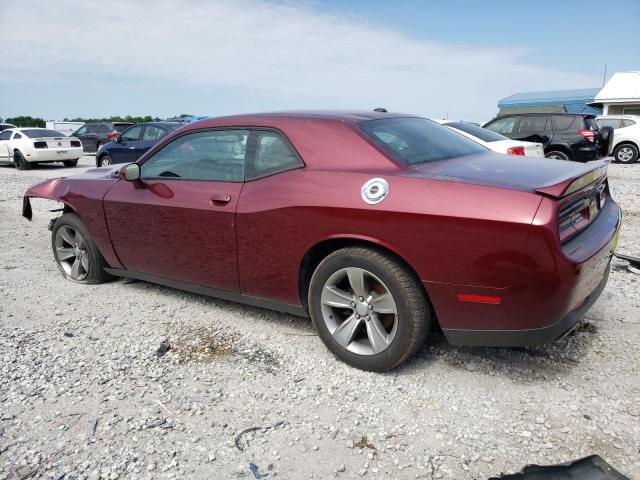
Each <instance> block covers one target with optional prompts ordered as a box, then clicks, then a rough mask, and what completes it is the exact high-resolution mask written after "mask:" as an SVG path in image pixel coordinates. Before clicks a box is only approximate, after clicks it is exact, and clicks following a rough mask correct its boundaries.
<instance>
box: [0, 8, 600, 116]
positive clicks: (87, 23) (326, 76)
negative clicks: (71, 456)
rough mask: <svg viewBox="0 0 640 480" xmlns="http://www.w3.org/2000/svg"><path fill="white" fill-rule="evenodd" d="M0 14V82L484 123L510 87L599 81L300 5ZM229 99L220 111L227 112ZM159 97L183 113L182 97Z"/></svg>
mask: <svg viewBox="0 0 640 480" xmlns="http://www.w3.org/2000/svg"><path fill="white" fill-rule="evenodd" d="M2 10H3V13H2V25H3V26H2V29H3V48H2V52H3V53H2V56H3V63H4V67H3V70H4V71H5V75H7V77H5V79H6V78H11V80H12V81H24V82H36V83H46V82H56V81H58V82H67V83H68V82H77V83H78V88H83V86H87V85H89V86H94V87H95V86H98V87H100V86H104V85H108V84H109V83H111V82H113V81H118V82H120V83H122V82H127V83H129V84H131V85H144V84H145V83H147V84H162V83H167V84H171V85H173V86H174V87H175V86H176V85H178V86H183V87H184V91H185V96H188V95H189V92H190V91H193V90H197V91H200V92H208V94H209V95H211V96H213V97H214V98H215V94H216V92H218V91H227V90H232V91H233V92H234V93H233V94H234V95H237V96H238V104H239V105H242V108H239V110H247V108H249V109H250V110H264V109H278V108H310V107H313V108H367V109H368V108H373V107H374V106H385V107H387V108H390V109H393V110H397V111H408V112H416V113H422V114H427V115H433V116H435V115H443V114H445V112H449V115H450V117H451V118H461V117H465V118H467V119H474V120H481V119H486V118H489V117H490V116H492V115H493V113H494V112H495V110H496V102H497V100H498V99H499V98H500V97H503V96H506V95H509V94H511V93H514V92H516V91H522V90H544V89H553V88H580V87H590V86H593V85H597V84H598V79H595V78H592V77H589V76H585V75H580V74H575V73H571V72H560V71H553V70H548V69H544V68H540V67H536V66H533V65H530V64H527V63H526V62H525V61H523V57H524V55H525V54H526V53H527V52H525V51H523V50H522V49H517V48H488V47H477V46H472V45H470V46H468V47H462V46H451V45H446V44H442V43H437V42H429V41H423V40H416V39H412V38H409V37H407V36H406V35H403V34H402V33H400V32H398V31H394V30H392V29H390V28H385V27H384V26H380V25H371V24H368V23H366V22H363V21H361V20H356V19H352V18H343V17H339V16H336V15H333V14H327V13H322V12H321V11H319V10H318V8H316V7H313V6H309V5H308V4H304V5H303V6H300V5H295V4H282V3H268V2H264V1H258V0H240V1H234V0H219V1H216V2H199V1H194V0H184V1H170V0H156V1H154V2H147V1H145V2H128V1H109V2H102V1H86V0H85V1H82V2H75V1H71V0H62V1H55V2H54V1H50V0H43V1H28V0H23V1H20V2H6V3H4V4H3V5H2ZM7 70H8V71H7ZM2 81H3V79H2V78H0V82H2ZM252 98H255V100H256V101H255V105H254V104H253V103H252V102H251V99H252ZM232 100H233V99H229V98H226V99H225V102H224V104H225V105H226V107H225V108H226V111H224V112H216V113H232V112H233V107H232V106H233V101H232ZM130 102H131V104H132V106H133V105H134V104H135V102H136V98H131V99H130ZM158 102H159V103H163V104H167V103H171V106H170V107H168V108H169V110H170V111H181V108H180V99H179V98H172V99H164V98H163V99H158ZM251 107H253V108H251ZM136 110H137V109H135V108H132V109H131V111H136ZM152 113H155V112H152Z"/></svg>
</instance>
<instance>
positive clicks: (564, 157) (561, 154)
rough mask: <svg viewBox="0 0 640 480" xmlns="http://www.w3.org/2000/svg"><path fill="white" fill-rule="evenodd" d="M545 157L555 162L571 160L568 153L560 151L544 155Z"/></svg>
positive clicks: (552, 151)
mask: <svg viewBox="0 0 640 480" xmlns="http://www.w3.org/2000/svg"><path fill="white" fill-rule="evenodd" d="M544 156H545V157H546V158H552V159H555V160H571V159H570V158H569V155H567V154H566V153H564V152H562V151H560V150H551V151H549V152H547V153H545V154H544Z"/></svg>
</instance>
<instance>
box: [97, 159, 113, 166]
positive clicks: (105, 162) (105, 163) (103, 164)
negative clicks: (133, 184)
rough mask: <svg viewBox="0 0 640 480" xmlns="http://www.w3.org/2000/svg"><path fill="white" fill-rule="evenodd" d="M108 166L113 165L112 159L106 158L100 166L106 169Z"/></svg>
mask: <svg viewBox="0 0 640 480" xmlns="http://www.w3.org/2000/svg"><path fill="white" fill-rule="evenodd" d="M108 165H111V159H110V158H109V157H104V158H102V159H101V160H100V166H102V167H106V166H108Z"/></svg>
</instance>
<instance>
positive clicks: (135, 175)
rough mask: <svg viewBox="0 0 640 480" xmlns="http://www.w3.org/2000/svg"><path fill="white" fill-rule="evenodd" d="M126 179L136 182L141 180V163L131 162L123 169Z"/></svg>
mask: <svg viewBox="0 0 640 480" xmlns="http://www.w3.org/2000/svg"><path fill="white" fill-rule="evenodd" d="M123 176H124V179H125V180H126V181H128V182H135V181H136V180H140V165H138V164H137V163H130V164H129V165H127V166H126V167H124V169H123Z"/></svg>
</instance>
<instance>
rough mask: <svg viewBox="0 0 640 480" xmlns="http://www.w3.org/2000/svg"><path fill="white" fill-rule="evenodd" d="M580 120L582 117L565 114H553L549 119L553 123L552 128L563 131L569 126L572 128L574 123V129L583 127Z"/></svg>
mask: <svg viewBox="0 0 640 480" xmlns="http://www.w3.org/2000/svg"><path fill="white" fill-rule="evenodd" d="M581 120H582V117H574V116H568V115H567V116H565V115H554V116H553V117H551V121H552V124H553V130H555V131H559V132H561V131H563V130H569V129H570V128H572V127H573V126H574V124H576V125H575V127H576V128H575V129H576V130H580V129H581V128H583V126H582V125H581V123H582V122H581Z"/></svg>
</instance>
